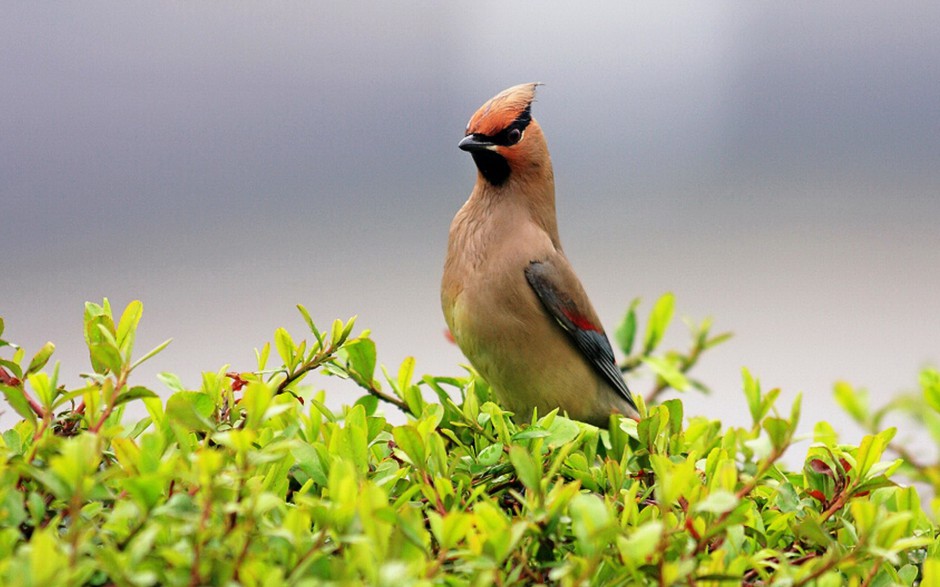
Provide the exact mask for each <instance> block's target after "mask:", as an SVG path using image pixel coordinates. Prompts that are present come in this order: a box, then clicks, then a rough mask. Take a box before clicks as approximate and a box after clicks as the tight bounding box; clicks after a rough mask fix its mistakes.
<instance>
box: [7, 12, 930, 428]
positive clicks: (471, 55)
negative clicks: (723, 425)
mask: <svg viewBox="0 0 940 587" xmlns="http://www.w3.org/2000/svg"><path fill="white" fill-rule="evenodd" d="M938 30H940V4H938V3H932V2H926V1H924V2H914V3H905V4H894V5H891V6H890V7H886V8H882V6H881V4H880V3H865V2H862V3H855V2H853V3H832V4H822V5H820V4H816V3H807V2H797V3H785V4H779V3H778V4H771V3H732V2H728V3H722V2H714V3H692V2H685V3H660V2H640V3H630V4H629V5H627V4H625V3H619V2H608V3H591V4H590V5H584V6H580V7H579V8H577V9H572V8H571V7H568V6H561V5H549V4H546V3H537V2H527V3H505V2H473V3H431V2H394V3H393V2H386V3H364V2H342V3H327V2H294V1H286V2H276V3H260V2H244V1H240V2H137V1H130V2H95V1H90V2H82V3H65V4H62V3H37V2H17V3H11V4H8V5H7V6H5V7H4V17H3V18H2V19H0V203H2V206H0V218H2V224H0V247H2V248H0V250H2V261H0V271H2V276H3V277H2V280H0V315H2V316H3V317H4V318H5V319H6V324H7V331H6V333H5V336H4V338H7V339H9V340H12V341H15V342H18V343H19V344H21V345H23V346H25V347H26V348H27V349H28V351H29V353H30V354H31V353H32V352H34V351H35V350H36V349H37V348H38V347H39V346H40V345H41V344H42V343H44V342H45V341H46V340H52V341H54V342H55V343H56V344H57V346H58V350H57V352H56V355H55V357H57V358H58V359H59V360H60V361H61V362H62V373H63V375H64V376H66V377H65V378H66V381H67V382H69V383H70V384H75V383H77V382H78V381H79V379H78V377H77V374H78V373H79V372H81V371H84V370H87V369H88V361H87V355H86V354H85V351H84V347H83V344H82V331H81V317H82V304H83V302H84V301H85V300H97V301H99V302H100V300H101V298H102V297H104V296H107V297H109V298H110V299H111V301H112V304H113V305H114V306H115V307H116V308H118V311H119V309H120V308H123V306H124V305H125V304H126V303H127V302H128V301H130V300H132V299H135V298H138V299H140V300H142V301H143V303H144V308H145V311H144V318H143V321H142V323H141V326H140V333H139V337H138V350H139V352H140V353H142V352H144V351H145V350H147V349H146V348H145V347H147V348H149V347H151V346H154V345H155V344H157V343H159V342H160V341H162V340H164V339H166V338H169V337H173V338H174V342H173V343H172V345H171V346H170V347H169V348H168V349H167V350H166V351H165V352H164V353H162V354H161V355H159V356H158V357H157V358H156V359H154V360H153V361H151V362H150V363H149V364H147V365H145V366H144V367H142V368H141V371H140V373H139V375H138V378H137V380H138V383H140V384H145V385H150V386H152V387H153V388H154V389H156V390H159V391H161V392H164V391H165V388H164V387H163V386H162V384H160V383H159V382H158V381H157V380H156V377H155V375H156V373H158V372H160V371H164V370H170V371H174V372H176V373H177V374H178V375H180V376H181V377H182V379H183V381H184V382H185V383H187V384H188V385H191V386H194V387H195V386H197V385H198V383H199V373H200V372H201V371H203V370H213V371H214V370H217V369H219V368H220V367H221V366H222V365H224V364H231V365H232V368H233V369H239V370H248V369H251V368H252V366H253V364H254V353H253V349H254V348H255V347H259V346H260V345H261V344H263V343H264V342H265V341H267V340H271V339H272V337H273V331H274V329H275V328H277V327H278V326H285V327H288V328H289V329H290V330H292V331H293V332H294V334H295V337H298V338H299V337H300V336H302V331H303V322H302V320H301V319H300V317H299V314H297V312H296V310H295V309H294V305H295V304H297V303H303V304H304V305H306V306H307V307H308V308H310V310H311V312H312V313H313V315H314V318H315V319H316V320H317V321H319V322H320V323H321V324H322V325H324V326H325V325H327V324H328V323H329V322H330V321H331V320H332V319H333V318H335V317H342V318H347V317H349V316H351V315H353V314H359V322H358V323H359V325H360V327H362V328H370V329H372V331H373V333H374V338H375V339H376V341H377V343H378V349H379V360H380V362H382V363H385V364H387V365H389V366H390V367H391V368H392V369H395V368H397V365H398V363H399V362H400V361H401V360H402V359H403V358H404V357H406V356H408V355H414V356H415V357H416V358H417V361H418V370H419V371H420V372H422V373H424V372H429V373H434V374H441V375H444V374H458V373H460V372H461V370H460V367H459V364H460V363H461V361H462V360H463V359H462V357H461V355H460V353H459V351H458V350H457V349H456V347H453V346H452V345H450V344H448V343H447V342H445V340H444V337H443V331H444V321H443V318H442V316H441V311H440V306H439V298H438V283H439V279H440V273H441V266H442V263H443V257H444V251H445V246H446V239H447V229H448V225H449V223H450V220H451V218H452V216H453V214H454V213H455V212H456V211H457V209H458V208H459V207H460V205H461V204H462V203H463V201H464V200H465V198H466V196H467V195H468V194H469V192H470V189H471V187H472V184H473V181H474V178H475V171H474V168H473V164H472V161H471V159H470V157H468V156H467V155H466V153H463V152H461V151H459V150H458V149H457V147H456V144H457V142H458V140H459V139H460V138H461V136H462V134H463V130H464V127H465V125H466V121H467V120H468V119H469V117H470V115H471V114H472V113H473V112H474V110H475V109H476V108H477V107H478V106H479V105H480V104H482V103H483V102H484V101H485V100H486V99H488V98H489V97H490V96H492V95H493V94H495V93H496V92H498V91H500V90H502V89H503V88H505V87H507V86H510V85H513V84H517V83H521V82H528V81H541V82H544V83H545V84H546V85H545V86H544V87H542V88H541V89H540V91H539V95H538V103H537V104H536V105H535V108H534V114H535V117H536V118H538V119H539V121H540V123H541V124H542V126H543V128H544V130H545V133H546V136H547V138H548V141H549V146H550V149H551V152H552V156H553V161H554V165H555V175H556V178H557V195H558V199H559V201H558V212H559V217H560V219H559V222H560V227H561V231H562V240H563V242H564V244H565V248H566V251H567V252H568V255H569V257H570V258H571V259H572V262H573V263H574V265H575V267H576V268H577V269H578V271H579V273H580V275H581V278H582V280H583V281H584V283H585V286H586V288H587V290H588V292H589V293H590V294H591V296H592V299H593V301H594V304H595V306H597V308H598V311H599V313H600V314H601V317H602V319H603V320H604V322H605V323H606V326H607V329H608V331H613V330H614V328H615V327H616V325H617V323H618V322H619V320H620V319H621V316H622V314H623V311H624V309H625V308H626V306H627V304H628V303H629V301H630V300H631V299H632V298H634V297H642V298H643V300H644V305H643V306H642V309H641V311H642V312H644V313H645V312H646V311H648V309H649V307H650V305H651V303H652V302H653V300H655V299H656V298H657V297H658V296H659V295H660V294H662V293H663V292H666V291H673V292H675V293H676V295H677V307H678V310H679V313H680V314H682V315H688V316H691V317H694V318H696V319H701V318H704V317H705V316H709V315H710V316H713V317H714V320H715V328H716V329H717V330H732V331H734V332H735V334H736V336H735V338H734V339H733V340H732V341H731V342H729V343H727V344H725V345H724V346H722V347H719V349H716V350H715V351H713V352H711V353H709V354H706V355H705V357H704V359H703V362H702V364H701V367H700V368H698V369H697V371H696V372H697V374H698V376H699V377H700V378H702V379H703V380H704V381H705V382H706V383H709V384H711V385H712V387H713V388H714V389H715V394H714V395H713V396H711V397H708V398H703V397H699V396H693V397H691V398H690V399H689V401H688V402H687V404H686V413H687V414H705V415H708V416H711V417H720V418H723V419H724V420H725V421H726V422H729V423H740V424H744V423H746V422H747V415H746V414H747V410H746V408H745V407H744V401H743V396H742V394H741V391H740V388H741V385H740V369H741V367H742V366H746V367H748V368H749V369H750V370H751V372H752V373H753V374H754V375H755V376H757V377H759V378H761V380H762V382H763V384H764V387H765V388H768V389H769V388H771V387H777V386H779V387H782V388H783V390H784V393H783V399H782V401H783V403H784V408H785V409H788V408H789V402H790V401H791V400H792V399H793V398H794V397H795V396H796V393H797V392H803V393H804V410H803V412H804V415H805V416H804V421H805V423H806V425H805V426H804V429H805V430H809V429H811V428H810V427H811V425H812V423H813V422H815V421H817V420H819V419H822V418H826V419H831V420H832V421H833V422H835V424H836V426H837V427H838V428H840V429H841V430H843V431H845V432H846V433H847V439H851V438H853V435H857V431H854V429H853V428H852V427H851V426H850V425H849V423H848V422H847V421H846V419H845V418H844V417H842V416H840V415H838V410H837V409H836V408H835V404H834V402H833V401H832V399H831V386H832V383H833V382H834V381H835V380H837V379H847V380H849V381H851V382H853V383H856V384H858V385H861V386H864V387H867V388H868V389H870V390H871V393H872V396H873V402H874V403H875V404H876V405H878V404H881V403H884V402H885V401H887V400H888V398H889V397H890V396H891V395H892V394H894V393H895V392H898V391H900V390H905V389H908V390H910V389H913V388H914V387H915V386H916V378H917V371H918V369H919V368H920V367H922V366H924V365H929V364H933V365H936V364H938V362H940V301H938V299H940V228H938V219H940V73H938V68H937V64H938V63H940V34H938ZM683 328H684V327H683V326H682V325H681V324H677V326H676V331H675V332H674V333H672V335H671V336H670V337H669V339H668V341H669V342H671V343H673V344H684V343H685V334H684V332H683V331H682V329H683ZM4 356H7V355H4ZM315 383H316V384H317V385H322V386H326V387H327V388H328V389H329V390H330V393H331V396H330V398H331V399H330V401H331V403H332V404H333V405H337V406H338V405H339V404H340V403H342V402H343V401H347V402H348V401H350V400H351V399H352V398H353V397H355V395H357V394H358V392H357V391H356V390H355V388H354V387H353V386H352V385H351V384H346V383H343V382H335V381H332V380H322V379H320V380H316V381H315ZM647 386H648V384H647V383H645V382H641V381H638V382H634V384H633V387H634V390H635V391H638V392H643V391H644V390H645V389H646V388H647ZM7 412H11V411H10V410H7ZM12 421H13V417H12V415H11V413H7V414H6V415H4V416H3V417H2V422H3V423H4V424H5V425H9V423H11V422H12ZM902 436H903V435H902Z"/></svg>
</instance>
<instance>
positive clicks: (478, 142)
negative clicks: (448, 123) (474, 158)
mask: <svg viewBox="0 0 940 587" xmlns="http://www.w3.org/2000/svg"><path fill="white" fill-rule="evenodd" d="M495 146H496V143H493V142H491V141H489V140H487V139H486V138H484V137H483V136H482V135H467V136H465V137H464V138H463V139H461V141H460V142H459V143H457V147H458V148H460V149H461V150H463V151H468V152H470V153H473V152H474V151H489V150H490V149H492V148H493V147H495Z"/></svg>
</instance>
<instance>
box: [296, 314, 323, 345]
mask: <svg viewBox="0 0 940 587" xmlns="http://www.w3.org/2000/svg"><path fill="white" fill-rule="evenodd" d="M297 309H298V310H299V311H300V315H301V316H303V317H304V322H306V323H307V328H309V329H310V332H312V333H313V336H315V337H316V339H317V342H318V343H320V346H321V347H322V346H323V335H322V334H321V333H320V330H319V329H318V328H317V326H316V324H314V323H313V318H311V317H310V312H308V311H307V308H305V307H304V306H303V305H301V304H297Z"/></svg>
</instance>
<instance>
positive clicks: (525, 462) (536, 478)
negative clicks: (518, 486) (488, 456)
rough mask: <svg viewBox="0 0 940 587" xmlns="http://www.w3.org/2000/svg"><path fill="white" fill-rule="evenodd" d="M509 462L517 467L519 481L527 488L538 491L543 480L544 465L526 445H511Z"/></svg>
mask: <svg viewBox="0 0 940 587" xmlns="http://www.w3.org/2000/svg"><path fill="white" fill-rule="evenodd" d="M509 462H511V463H512V466H513V467H514V468H515V469H516V475H518V477H519V481H521V482H522V484H523V485H525V487H526V488H527V489H530V490H532V491H534V492H536V493H538V492H539V491H540V484H541V482H542V467H541V464H540V463H539V462H538V461H536V460H535V457H533V456H532V454H531V453H530V452H529V451H528V450H527V449H526V448H525V447H522V446H519V445H518V444H514V445H512V446H510V447H509Z"/></svg>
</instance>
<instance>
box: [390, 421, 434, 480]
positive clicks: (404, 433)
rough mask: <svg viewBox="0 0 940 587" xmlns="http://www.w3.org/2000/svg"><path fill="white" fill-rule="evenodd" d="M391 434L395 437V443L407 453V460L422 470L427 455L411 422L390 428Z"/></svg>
mask: <svg viewBox="0 0 940 587" xmlns="http://www.w3.org/2000/svg"><path fill="white" fill-rule="evenodd" d="M392 436H393V437H394V438H395V443H396V444H397V445H398V446H399V448H401V450H402V451H403V452H404V453H405V454H406V455H408V460H410V461H411V464H412V465H414V466H415V467H417V468H418V469H420V470H423V469H424V468H425V461H427V458H428V455H427V451H426V450H425V447H424V441H423V440H421V434H420V433H419V432H418V429H417V428H415V427H414V426H413V425H411V424H406V425H405V426H396V427H395V428H393V429H392Z"/></svg>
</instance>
